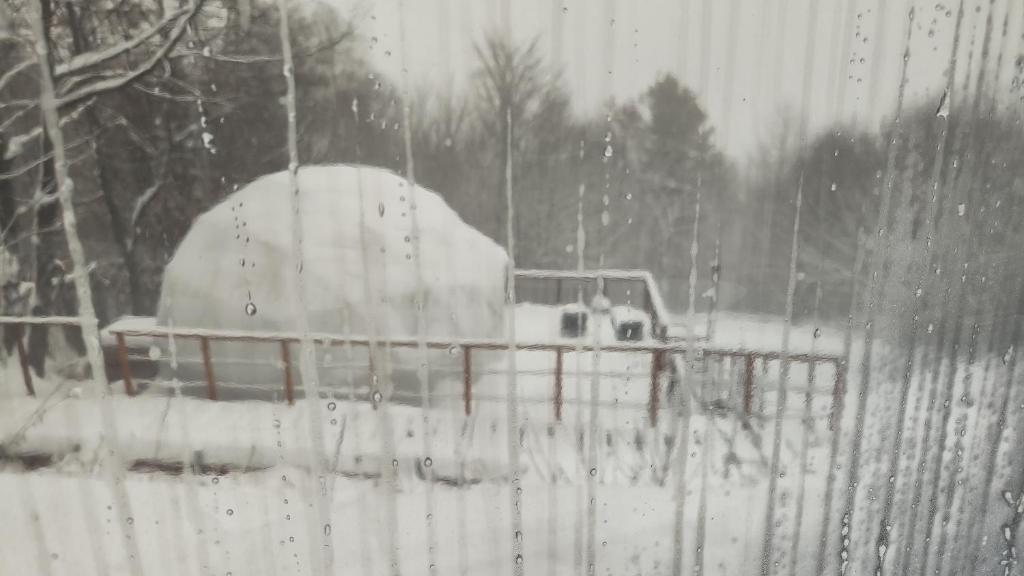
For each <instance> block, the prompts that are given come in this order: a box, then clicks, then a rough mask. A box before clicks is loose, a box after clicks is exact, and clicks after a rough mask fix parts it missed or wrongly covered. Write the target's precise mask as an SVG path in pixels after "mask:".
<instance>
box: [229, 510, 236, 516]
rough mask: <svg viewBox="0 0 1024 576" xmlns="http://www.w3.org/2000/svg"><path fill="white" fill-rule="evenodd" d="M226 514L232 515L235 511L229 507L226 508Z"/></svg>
mask: <svg viewBox="0 0 1024 576" xmlns="http://www.w3.org/2000/svg"><path fill="white" fill-rule="evenodd" d="M227 515H228V516H234V515H235V511H234V510H232V509H231V508H228V511H227Z"/></svg>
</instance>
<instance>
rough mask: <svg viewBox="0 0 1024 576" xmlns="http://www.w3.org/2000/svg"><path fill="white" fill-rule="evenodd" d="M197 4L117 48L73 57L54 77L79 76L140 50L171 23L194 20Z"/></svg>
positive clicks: (57, 67) (176, 11) (178, 12)
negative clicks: (109, 61) (90, 69)
mask: <svg viewBox="0 0 1024 576" xmlns="http://www.w3.org/2000/svg"><path fill="white" fill-rule="evenodd" d="M195 4H196V5H193V6H186V7H184V8H181V9H179V10H175V11H174V12H172V13H170V14H168V15H167V16H166V17H164V19H163V20H161V21H160V22H159V23H157V24H156V25H155V26H153V27H152V28H150V29H149V30H146V31H145V32H143V33H141V34H139V35H138V36H135V37H133V38H129V39H128V40H125V41H124V42H122V43H120V44H118V45H116V46H111V47H110V48H107V49H105V50H96V51H93V52H87V53H85V54H79V55H77V56H73V57H72V58H71V60H70V61H68V62H66V63H63V64H58V65H57V66H55V67H54V71H53V74H54V76H55V77H57V78H60V77H63V76H68V75H70V74H78V73H80V72H82V71H84V70H86V69H88V68H92V67H93V66H97V65H99V64H102V63H104V62H106V61H107V60H111V59H113V58H116V57H118V56H120V55H122V54H124V53H126V52H129V51H131V50H133V49H135V48H138V47H139V46H140V45H141V44H142V43H143V42H145V41H147V40H149V39H150V38H152V37H153V36H155V35H156V34H158V33H159V32H160V31H161V30H164V29H165V28H167V27H168V26H170V25H171V23H172V22H175V21H176V20H178V21H179V22H178V24H179V25H181V24H182V23H186V24H187V22H188V20H189V19H190V18H192V15H194V14H195V10H196V9H197V8H198V3H195ZM179 19H180V20H179Z"/></svg>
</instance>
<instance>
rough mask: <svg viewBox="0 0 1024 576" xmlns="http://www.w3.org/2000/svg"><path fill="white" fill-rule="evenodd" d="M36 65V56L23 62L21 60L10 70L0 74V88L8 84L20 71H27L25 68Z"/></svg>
mask: <svg viewBox="0 0 1024 576" xmlns="http://www.w3.org/2000/svg"><path fill="white" fill-rule="evenodd" d="M35 65H36V61H35V58H30V59H28V60H25V61H23V62H19V63H18V64H16V65H15V66H14V67H13V68H11V69H10V70H8V71H7V72H4V74H3V76H0V90H3V89H4V86H6V85H7V83H8V82H10V81H11V80H12V79H14V77H15V76H17V75H18V74H19V73H21V72H23V71H25V70H27V69H29V68H30V67H32V66H35Z"/></svg>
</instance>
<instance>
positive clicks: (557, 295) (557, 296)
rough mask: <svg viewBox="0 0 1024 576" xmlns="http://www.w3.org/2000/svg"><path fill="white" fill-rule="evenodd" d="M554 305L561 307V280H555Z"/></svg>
mask: <svg viewBox="0 0 1024 576" xmlns="http://www.w3.org/2000/svg"><path fill="white" fill-rule="evenodd" d="M555 305H556V306H561V305H562V279H561V278H559V279H558V280H555Z"/></svg>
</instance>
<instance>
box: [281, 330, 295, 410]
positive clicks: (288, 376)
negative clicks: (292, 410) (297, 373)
mask: <svg viewBox="0 0 1024 576" xmlns="http://www.w3.org/2000/svg"><path fill="white" fill-rule="evenodd" d="M281 362H282V363H283V364H284V397H285V399H287V400H288V405H289V406H291V405H292V404H295V383H294V382H293V381H292V356H291V352H289V350H288V341H287V340H281Z"/></svg>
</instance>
